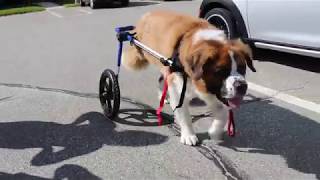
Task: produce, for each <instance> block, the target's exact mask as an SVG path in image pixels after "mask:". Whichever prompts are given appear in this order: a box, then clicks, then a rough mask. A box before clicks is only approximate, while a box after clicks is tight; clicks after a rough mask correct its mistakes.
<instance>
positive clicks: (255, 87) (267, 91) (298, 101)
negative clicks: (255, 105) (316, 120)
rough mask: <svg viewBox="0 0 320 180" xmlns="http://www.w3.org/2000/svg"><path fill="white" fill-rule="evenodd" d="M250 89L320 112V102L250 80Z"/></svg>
mask: <svg viewBox="0 0 320 180" xmlns="http://www.w3.org/2000/svg"><path fill="white" fill-rule="evenodd" d="M248 86H249V89H250V90H252V91H256V92H258V93H262V94H264V95H267V96H270V97H272V98H275V99H279V100H281V101H284V102H286V103H289V104H293V105H296V106H299V107H301V108H304V109H307V110H310V111H313V112H316V113H319V114H320V104H317V103H314V102H311V101H306V100H304V99H300V98H297V97H295V96H291V95H289V94H286V93H282V92H280V91H276V90H273V89H270V88H267V87H263V86H260V85H258V84H254V83H251V82H248Z"/></svg>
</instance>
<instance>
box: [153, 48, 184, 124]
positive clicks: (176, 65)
mask: <svg viewBox="0 0 320 180" xmlns="http://www.w3.org/2000/svg"><path fill="white" fill-rule="evenodd" d="M178 47H179V45H177V48H175V50H174V52H173V55H172V57H171V58H170V59H171V60H172V62H173V63H172V65H170V72H180V73H182V77H183V85H182V90H181V95H180V100H179V104H178V105H177V106H176V107H175V108H174V110H173V111H175V110H176V109H178V108H181V107H182V105H183V101H184V97H185V94H186V90H187V78H188V77H187V74H186V73H185V71H184V69H183V66H182V64H181V62H180V59H179V48H178ZM164 65H165V66H166V64H164ZM167 92H168V82H167V79H166V78H165V79H164V84H163V90H162V95H161V99H160V105H159V107H158V109H157V117H158V125H159V126H161V125H162V124H163V119H162V116H161V112H162V109H163V106H164V100H165V99H166V96H167Z"/></svg>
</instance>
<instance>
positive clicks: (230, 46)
mask: <svg viewBox="0 0 320 180" xmlns="http://www.w3.org/2000/svg"><path fill="white" fill-rule="evenodd" d="M182 63H183V65H184V68H185V71H186V73H187V74H188V75H189V76H190V77H191V78H192V81H193V83H194V85H195V87H196V89H197V91H198V92H199V93H201V94H208V93H209V94H215V95H216V97H217V98H218V99H219V100H221V101H222V102H224V103H227V104H228V105H229V106H231V107H237V106H239V105H240V102H241V100H242V98H243V96H244V95H245V94H246V92H247V88H248V84H247V82H246V80H245V75H246V69H247V67H249V68H250V69H251V70H252V71H253V72H255V71H256V70H255V68H254V66H253V64H252V53H251V49H250V48H249V46H247V45H245V44H244V43H242V42H241V41H240V40H225V41H216V40H201V41H199V42H197V43H196V44H194V45H192V46H191V47H190V48H189V52H188V53H187V55H186V56H185V60H182Z"/></svg>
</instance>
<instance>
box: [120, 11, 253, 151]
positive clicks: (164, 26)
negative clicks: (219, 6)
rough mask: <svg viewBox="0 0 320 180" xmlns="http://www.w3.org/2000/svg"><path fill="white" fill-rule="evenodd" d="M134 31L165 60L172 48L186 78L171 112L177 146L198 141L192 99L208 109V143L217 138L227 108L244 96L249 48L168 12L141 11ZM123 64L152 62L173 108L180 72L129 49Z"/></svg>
mask: <svg viewBox="0 0 320 180" xmlns="http://www.w3.org/2000/svg"><path fill="white" fill-rule="evenodd" d="M134 31H135V32H136V37H137V39H138V40H139V41H141V42H142V43H144V44H145V45H147V46H149V47H150V48H152V49H154V50H155V51H157V52H158V53H160V54H162V55H164V56H166V57H171V56H172V54H173V52H174V50H175V48H178V52H179V59H180V62H181V64H182V66H183V68H184V71H185V72H186V74H187V75H188V82H187V87H188V88H187V92H186V97H185V99H184V103H183V106H182V107H181V108H179V109H176V111H175V112H174V115H175V119H176V120H177V121H178V122H179V124H180V127H181V139H180V141H181V143H184V144H187V145H196V143H197V142H198V138H197V136H196V135H195V132H194V130H193V128H192V121H191V117H190V113H189V110H188V105H189V103H188V102H189V100H190V99H191V98H193V97H194V95H196V96H198V97H199V98H200V99H202V100H203V101H205V102H206V104H207V106H208V107H209V108H210V109H211V110H213V111H214V116H215V119H214V121H213V123H212V125H211V127H210V128H209V131H208V133H209V135H210V137H211V138H213V139H216V140H219V139H221V138H222V134H223V132H224V127H225V125H226V122H227V118H228V110H229V108H234V107H237V106H239V104H240V102H241V100H242V98H243V96H244V95H245V94H246V91H247V83H246V80H245V74H246V66H248V67H249V68H250V69H251V70H252V71H255V68H254V67H253V64H252V59H251V57H252V56H251V50H250V48H249V47H248V46H247V45H245V44H243V43H242V42H241V41H240V40H227V39H226V37H225V35H224V32H223V31H221V30H218V29H217V28H216V27H214V26H212V25H210V24H209V23H208V22H207V21H205V20H202V19H199V18H195V17H191V16H187V15H182V14H178V13H175V12H169V11H154V12H149V13H146V14H145V15H144V16H143V17H142V18H141V19H140V20H139V21H138V23H137V25H136V28H135V30H134ZM177 46H178V47H177ZM123 63H124V65H125V67H127V68H128V69H133V70H139V69H142V68H145V67H146V66H147V65H148V64H149V63H151V64H156V65H157V66H158V67H159V68H160V71H161V72H162V73H163V75H164V76H165V77H166V78H167V79H168V84H169V96H170V106H171V107H172V108H175V107H176V106H177V104H178V103H179V99H180V92H181V90H182V85H183V77H182V74H181V73H179V72H174V73H170V72H169V68H168V67H165V66H163V65H162V64H161V63H160V61H159V60H157V59H155V58H154V57H152V56H151V55H149V54H147V53H146V52H143V51H142V50H141V49H139V48H137V47H135V46H130V47H129V48H128V49H127V50H126V51H125V52H124V55H123ZM227 104H228V106H227Z"/></svg>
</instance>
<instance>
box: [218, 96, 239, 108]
mask: <svg viewBox="0 0 320 180" xmlns="http://www.w3.org/2000/svg"><path fill="white" fill-rule="evenodd" d="M216 96H217V98H218V99H219V100H220V101H221V102H223V103H224V104H225V105H226V106H229V107H230V108H232V109H234V108H239V107H240V104H241V102H242V99H243V96H236V97H233V98H223V97H221V95H220V94H217V95H216Z"/></svg>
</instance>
